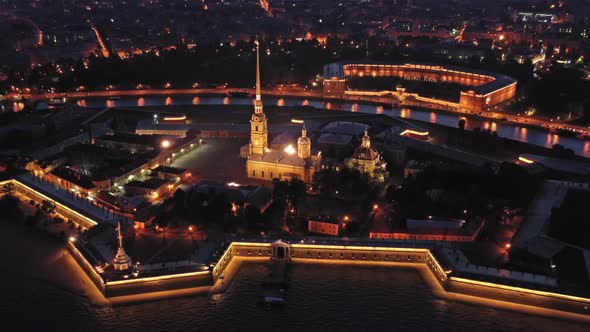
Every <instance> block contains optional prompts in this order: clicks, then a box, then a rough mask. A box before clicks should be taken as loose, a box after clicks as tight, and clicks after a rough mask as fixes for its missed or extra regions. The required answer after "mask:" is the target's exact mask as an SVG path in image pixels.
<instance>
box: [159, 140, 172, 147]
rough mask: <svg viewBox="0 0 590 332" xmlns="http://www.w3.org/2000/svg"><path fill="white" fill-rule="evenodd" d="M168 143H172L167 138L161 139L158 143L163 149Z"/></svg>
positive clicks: (168, 145)
mask: <svg viewBox="0 0 590 332" xmlns="http://www.w3.org/2000/svg"><path fill="white" fill-rule="evenodd" d="M170 145H172V143H170V141H169V140H167V139H165V140H163V141H162V143H160V146H161V147H163V148H164V149H166V148H169V147H170Z"/></svg>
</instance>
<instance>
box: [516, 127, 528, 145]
mask: <svg viewBox="0 0 590 332" xmlns="http://www.w3.org/2000/svg"><path fill="white" fill-rule="evenodd" d="M527 133H528V129H527V128H520V135H519V136H518V138H519V139H520V140H521V141H523V142H526V141H527Z"/></svg>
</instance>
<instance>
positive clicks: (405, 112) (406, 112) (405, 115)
mask: <svg viewBox="0 0 590 332" xmlns="http://www.w3.org/2000/svg"><path fill="white" fill-rule="evenodd" d="M400 116H401V117H402V118H411V117H412V110H411V109H409V108H402V110H401V114H400Z"/></svg>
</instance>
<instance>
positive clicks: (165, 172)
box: [152, 166, 192, 182]
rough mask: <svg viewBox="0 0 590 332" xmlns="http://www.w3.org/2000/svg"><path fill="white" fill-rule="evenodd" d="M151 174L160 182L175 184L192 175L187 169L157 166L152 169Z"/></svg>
mask: <svg viewBox="0 0 590 332" xmlns="http://www.w3.org/2000/svg"><path fill="white" fill-rule="evenodd" d="M152 174H153V175H155V176H157V177H158V178H160V179H162V180H168V181H176V182H178V181H181V180H184V179H186V178H188V177H190V176H191V175H192V174H191V173H190V172H189V171H188V170H187V169H184V168H179V167H171V166H158V167H156V168H154V169H152Z"/></svg>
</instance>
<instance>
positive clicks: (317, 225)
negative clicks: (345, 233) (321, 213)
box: [307, 218, 342, 236]
mask: <svg viewBox="0 0 590 332" xmlns="http://www.w3.org/2000/svg"><path fill="white" fill-rule="evenodd" d="M341 230H342V227H341V225H340V221H339V220H334V219H320V218H311V219H309V220H307V231H308V232H309V233H315V234H324V235H331V236H339V235H340V231H341Z"/></svg>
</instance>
